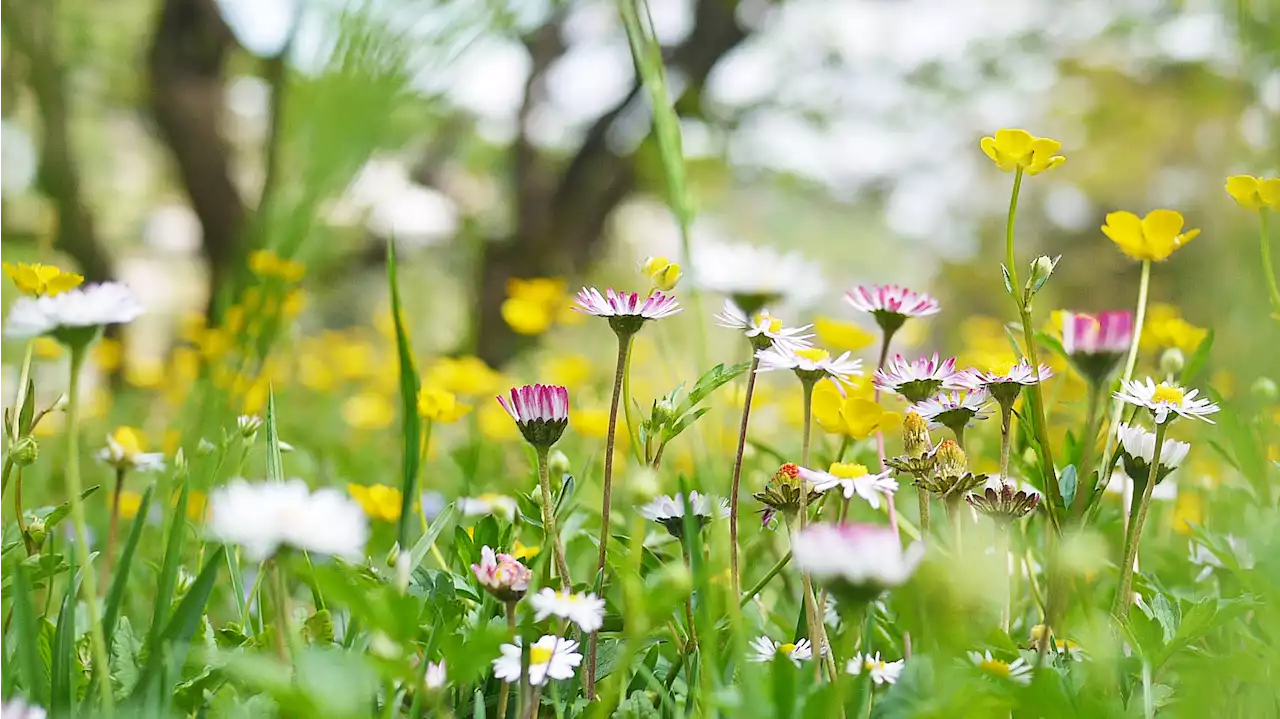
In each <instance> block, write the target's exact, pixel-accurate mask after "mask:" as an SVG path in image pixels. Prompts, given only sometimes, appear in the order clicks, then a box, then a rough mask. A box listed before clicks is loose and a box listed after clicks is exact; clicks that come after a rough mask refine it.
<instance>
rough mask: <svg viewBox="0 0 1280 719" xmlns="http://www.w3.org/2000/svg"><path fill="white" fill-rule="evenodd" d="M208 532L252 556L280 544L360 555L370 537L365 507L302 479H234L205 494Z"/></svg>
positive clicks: (267, 555) (263, 556) (350, 556)
mask: <svg viewBox="0 0 1280 719" xmlns="http://www.w3.org/2000/svg"><path fill="white" fill-rule="evenodd" d="M209 506H210V518H209V525H208V527H209V534H210V535H211V536H212V537H213V538H214V539H217V540H218V541H221V542H226V543H228V544H238V545H240V546H241V547H242V548H243V549H244V551H245V555H246V556H248V557H249V558H250V559H251V560H252V561H255V562H261V561H265V560H266V559H269V558H270V557H272V556H274V555H275V554H276V553H277V552H279V551H280V550H281V549H282V548H286V547H287V548H292V549H298V550H302V551H306V552H312V553H314V554H329V555H333V556H336V557H342V558H344V559H350V560H359V559H360V558H362V557H363V556H364V545H365V542H366V541H367V540H368V538H369V525H368V521H367V520H366V519H365V515H364V510H362V509H361V508H360V505H359V504H357V503H356V502H355V501H353V500H351V499H349V498H347V497H345V496H343V495H342V494H340V493H339V492H338V491H337V490H333V489H328V488H325V489H318V490H316V491H315V492H312V491H311V490H310V489H309V488H308V487H307V484H306V483H305V482H303V481H302V480H301V479H291V480H289V481H287V482H258V483H254V484H250V483H249V482H246V481H245V480H243V479H233V480H231V482H230V483H229V484H228V485H227V486H225V487H219V488H218V489H215V490H214V491H213V493H212V494H211V496H210V499H209Z"/></svg>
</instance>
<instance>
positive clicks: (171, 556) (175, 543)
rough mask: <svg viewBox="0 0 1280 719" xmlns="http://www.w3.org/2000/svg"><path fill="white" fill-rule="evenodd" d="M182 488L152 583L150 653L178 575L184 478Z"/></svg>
mask: <svg viewBox="0 0 1280 719" xmlns="http://www.w3.org/2000/svg"><path fill="white" fill-rule="evenodd" d="M180 481H181V483H182V489H181V491H179V493H178V503H177V505H175V506H174V508H173V522H172V523H171V524H170V525H169V536H168V537H167V539H166V541H165V550H164V559H163V561H162V562H161V564H160V577H159V578H158V581H157V582H156V606H155V610H154V611H153V613H152V615H151V628H150V629H148V630H147V647H148V649H149V650H150V651H151V652H153V653H154V652H157V651H159V647H157V646H156V642H157V641H158V640H159V638H160V629H161V628H162V627H163V626H164V625H165V623H166V622H167V621H168V618H169V606H170V605H171V604H173V587H174V584H175V582H176V581H177V578H178V565H179V564H180V563H181V561H182V547H183V545H184V544H185V543H186V538H187V531H186V530H187V501H188V499H189V497H188V495H189V488H188V485H187V478H186V477H182V478H181V480H180Z"/></svg>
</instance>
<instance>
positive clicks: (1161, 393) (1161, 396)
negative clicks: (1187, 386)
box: [1151, 382, 1183, 404]
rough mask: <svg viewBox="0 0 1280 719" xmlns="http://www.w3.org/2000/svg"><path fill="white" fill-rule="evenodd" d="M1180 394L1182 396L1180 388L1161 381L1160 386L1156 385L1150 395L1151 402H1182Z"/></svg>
mask: <svg viewBox="0 0 1280 719" xmlns="http://www.w3.org/2000/svg"><path fill="white" fill-rule="evenodd" d="M1182 396H1183V392H1182V388H1180V387H1174V386H1172V385H1168V384H1165V383H1163V382H1161V383H1160V386H1159V387H1156V391H1155V394H1153V395H1151V401H1152V402H1168V403H1170V404H1182Z"/></svg>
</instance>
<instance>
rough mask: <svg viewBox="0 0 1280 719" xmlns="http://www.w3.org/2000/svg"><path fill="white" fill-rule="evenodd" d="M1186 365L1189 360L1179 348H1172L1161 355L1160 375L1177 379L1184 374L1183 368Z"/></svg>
mask: <svg viewBox="0 0 1280 719" xmlns="http://www.w3.org/2000/svg"><path fill="white" fill-rule="evenodd" d="M1186 365H1187V358H1186V356H1185V355H1183V354H1182V350H1180V349H1178V348H1177V347H1170V348H1169V349H1167V350H1165V351H1164V352H1161V353H1160V374H1162V375H1164V376H1166V377H1177V376H1178V375H1180V374H1182V368H1183V367H1185V366H1186Z"/></svg>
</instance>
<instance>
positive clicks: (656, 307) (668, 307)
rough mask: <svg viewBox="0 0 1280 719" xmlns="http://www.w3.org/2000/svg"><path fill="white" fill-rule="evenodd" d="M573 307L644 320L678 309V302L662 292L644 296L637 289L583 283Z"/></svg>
mask: <svg viewBox="0 0 1280 719" xmlns="http://www.w3.org/2000/svg"><path fill="white" fill-rule="evenodd" d="M573 308H574V309H575V310H577V311H579V312H583V313H586V314H589V315H595V316H597V317H640V318H643V319H646V320H659V319H662V318H663V317H670V316H671V315H674V314H676V313H677V312H679V311H680V303H678V302H676V298H675V297H672V296H671V295H666V294H663V293H661V292H654V293H653V294H651V295H649V296H647V297H646V296H644V295H641V294H639V293H638V292H617V291H615V290H613V289H608V290H605V293H604V294H600V290H598V289H596V288H594V287H583V288H582V290H581V291H579V292H578V295H577V297H574V307H573Z"/></svg>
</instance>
